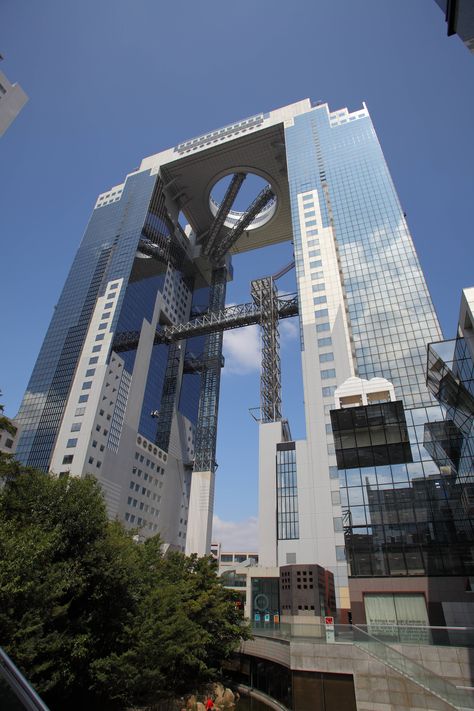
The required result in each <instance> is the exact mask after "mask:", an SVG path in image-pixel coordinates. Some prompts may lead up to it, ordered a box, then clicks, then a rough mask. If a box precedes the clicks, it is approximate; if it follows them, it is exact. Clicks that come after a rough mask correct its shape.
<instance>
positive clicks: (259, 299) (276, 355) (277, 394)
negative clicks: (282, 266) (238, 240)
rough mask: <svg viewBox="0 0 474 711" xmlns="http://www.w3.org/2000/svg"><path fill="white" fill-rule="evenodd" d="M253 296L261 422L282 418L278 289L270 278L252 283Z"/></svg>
mask: <svg viewBox="0 0 474 711" xmlns="http://www.w3.org/2000/svg"><path fill="white" fill-rule="evenodd" d="M251 294H252V298H253V300H254V303H255V304H256V305H257V306H258V308H259V310H260V327H261V333H262V366H261V373H260V411H261V420H262V422H276V421H277V420H281V366H280V337H279V333H278V289H277V286H276V284H275V282H274V280H273V277H271V276H270V277H265V278H263V279H256V280H255V281H253V282H252V291H251Z"/></svg>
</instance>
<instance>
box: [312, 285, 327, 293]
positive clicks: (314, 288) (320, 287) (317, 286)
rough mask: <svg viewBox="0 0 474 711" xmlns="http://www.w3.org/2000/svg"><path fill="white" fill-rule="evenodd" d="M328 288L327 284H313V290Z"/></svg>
mask: <svg viewBox="0 0 474 711" xmlns="http://www.w3.org/2000/svg"><path fill="white" fill-rule="evenodd" d="M325 289H326V284H324V283H323V284H313V291H324V290H325Z"/></svg>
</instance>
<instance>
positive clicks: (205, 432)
mask: <svg viewBox="0 0 474 711" xmlns="http://www.w3.org/2000/svg"><path fill="white" fill-rule="evenodd" d="M226 285H227V269H226V268H225V267H219V268H218V269H215V270H214V271H213V273H212V284H211V292H210V298H209V313H211V314H212V313H215V312H219V311H221V310H222V309H223V307H224V304H225V292H226ZM222 337H223V332H222V330H221V329H219V330H214V331H212V332H211V333H209V334H208V336H207V339H206V344H205V347H204V354H203V365H202V372H201V387H200V392H199V410H198V422H197V427H196V436H195V443H194V471H195V472H206V471H209V472H214V471H215V468H216V440H217V415H218V409H219V389H220V375H221V364H222Z"/></svg>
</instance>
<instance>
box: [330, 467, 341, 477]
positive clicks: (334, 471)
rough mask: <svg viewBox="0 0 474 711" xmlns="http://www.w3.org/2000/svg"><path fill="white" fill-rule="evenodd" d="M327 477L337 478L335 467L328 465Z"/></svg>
mask: <svg viewBox="0 0 474 711" xmlns="http://www.w3.org/2000/svg"><path fill="white" fill-rule="evenodd" d="M329 478H330V479H338V478H339V470H338V468H337V467H329Z"/></svg>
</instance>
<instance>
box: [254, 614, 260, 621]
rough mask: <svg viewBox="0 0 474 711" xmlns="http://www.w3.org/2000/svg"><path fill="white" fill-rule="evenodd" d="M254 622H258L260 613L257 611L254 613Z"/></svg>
mask: <svg viewBox="0 0 474 711" xmlns="http://www.w3.org/2000/svg"><path fill="white" fill-rule="evenodd" d="M255 622H260V613H259V612H256V613H255Z"/></svg>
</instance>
